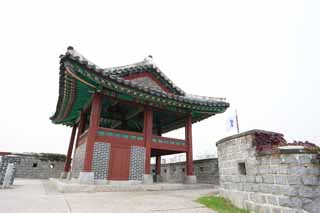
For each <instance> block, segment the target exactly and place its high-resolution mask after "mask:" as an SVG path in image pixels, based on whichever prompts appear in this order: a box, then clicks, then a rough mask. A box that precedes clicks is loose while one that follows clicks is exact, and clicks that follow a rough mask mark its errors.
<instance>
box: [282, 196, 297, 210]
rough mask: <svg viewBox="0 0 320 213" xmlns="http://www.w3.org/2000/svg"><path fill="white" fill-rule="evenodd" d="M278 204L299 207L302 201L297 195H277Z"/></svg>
mask: <svg viewBox="0 0 320 213" xmlns="http://www.w3.org/2000/svg"><path fill="white" fill-rule="evenodd" d="M279 205H280V206H284V207H289V208H301V207H302V201H301V199H299V198H297V197H279Z"/></svg>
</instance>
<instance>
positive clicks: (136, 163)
mask: <svg viewBox="0 0 320 213" xmlns="http://www.w3.org/2000/svg"><path fill="white" fill-rule="evenodd" d="M144 159H145V148H144V147H141V146H131V154H130V173H129V180H142V177H143V174H144Z"/></svg>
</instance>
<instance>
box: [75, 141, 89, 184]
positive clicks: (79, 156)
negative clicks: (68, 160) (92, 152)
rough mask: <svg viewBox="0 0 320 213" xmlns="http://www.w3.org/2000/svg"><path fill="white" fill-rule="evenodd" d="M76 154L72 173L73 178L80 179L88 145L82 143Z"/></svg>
mask: <svg viewBox="0 0 320 213" xmlns="http://www.w3.org/2000/svg"><path fill="white" fill-rule="evenodd" d="M75 152H76V153H75V155H74V159H73V163H72V169H71V173H72V177H73V178H78V177H79V174H80V172H81V171H82V169H83V163H84V157H85V153H86V143H82V144H81V145H79V146H78V147H77V149H76V151H75Z"/></svg>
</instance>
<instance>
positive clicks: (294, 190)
mask: <svg viewBox="0 0 320 213" xmlns="http://www.w3.org/2000/svg"><path fill="white" fill-rule="evenodd" d="M279 186H281V185H279ZM280 191H281V192H282V193H280V194H283V195H285V196H290V197H293V196H297V195H298V191H299V186H285V185H283V186H281V187H280Z"/></svg>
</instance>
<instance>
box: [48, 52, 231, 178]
mask: <svg viewBox="0 0 320 213" xmlns="http://www.w3.org/2000/svg"><path fill="white" fill-rule="evenodd" d="M228 107H229V103H227V102H226V101H225V99H223V98H212V97H203V96H196V95H190V94H188V93H186V92H184V91H183V90H182V89H180V88H179V87H177V86H176V85H175V84H174V83H173V82H172V81H171V80H170V79H169V78H168V77H167V76H166V75H165V74H164V73H163V72H162V71H161V70H160V69H159V68H158V67H157V66H156V65H155V64H154V63H153V61H152V57H151V56H149V57H147V58H146V59H144V60H143V61H141V62H138V63H134V64H130V65H126V66H120V67H113V68H107V69H102V68H99V67H98V66H97V65H95V64H93V63H92V62H90V61H89V60H87V59H86V58H85V57H84V56H82V55H81V54H79V53H78V52H77V51H76V50H74V49H73V48H72V47H69V48H68V50H67V52H66V53H65V54H64V55H61V56H60V78H59V97H58V103H57V106H56V111H55V113H54V115H53V116H52V117H50V119H51V120H52V122H53V123H55V124H63V125H67V126H72V127H73V131H72V135H71V139H70V145H69V148H68V156H67V160H66V166H65V172H69V170H70V164H71V155H72V149H73V144H74V141H75V150H74V158H76V160H75V161H74V162H73V164H75V163H76V162H77V163H78V164H83V165H72V167H73V166H75V167H76V168H77V169H75V170H77V171H80V172H94V174H95V175H94V177H95V179H99V177H104V178H105V179H110V180H112V179H115V180H128V179H138V180H141V179H142V176H143V174H150V157H152V156H157V162H158V163H157V165H158V166H159V165H160V163H159V159H160V156H161V155H168V154H175V153H186V154H187V161H188V165H187V175H192V174H193V172H192V139H191V138H192V128H191V127H192V123H195V122H198V121H201V120H203V119H206V118H208V117H210V116H213V115H215V114H218V113H223V112H224V111H225V110H226V109H227V108H228ZM181 127H186V128H185V131H186V138H185V139H184V140H181V139H175V138H167V137H162V136H161V135H162V134H164V133H166V132H169V131H171V130H175V129H178V128H181ZM75 131H77V136H76V137H75ZM97 143H99V144H100V145H99V146H98V145H97ZM101 143H102V144H103V143H105V144H108V145H106V146H102V145H101ZM80 146H81V149H80ZM97 147H104V148H103V150H105V151H104V152H105V153H101V150H99V148H97ZM78 150H81V152H80V151H78ZM101 155H102V156H103V155H108V156H107V157H103V159H107V160H108V162H100V161H99V160H98V159H97V158H98V157H97V156H101ZM99 158H101V157H99ZM101 159H102V158H101ZM120 160H122V161H123V162H121V163H119V161H120ZM117 162H118V163H117ZM105 165H107V167H108V169H105V168H104V169H102V170H101V169H99V166H105ZM143 165H144V166H143ZM71 170H72V168H71ZM98 171H99V172H98ZM102 171H103V172H104V173H105V174H101V172H102ZM137 171H138V172H137ZM157 171H160V170H159V168H157ZM74 173H76V172H74V171H72V175H74V176H77V175H79V174H74Z"/></svg>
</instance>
